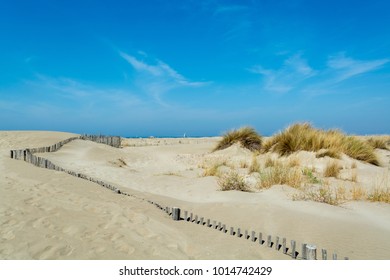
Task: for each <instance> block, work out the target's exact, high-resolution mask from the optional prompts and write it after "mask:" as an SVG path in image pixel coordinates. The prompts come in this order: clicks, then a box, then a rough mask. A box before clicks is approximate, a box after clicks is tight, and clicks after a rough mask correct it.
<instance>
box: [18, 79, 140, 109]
mask: <svg viewBox="0 0 390 280" xmlns="http://www.w3.org/2000/svg"><path fill="white" fill-rule="evenodd" d="M25 84H26V85H27V86H28V87H29V88H30V90H32V92H36V94H37V96H36V97H35V99H37V100H40V99H46V100H56V102H55V103H57V104H59V105H61V103H60V102H59V100H63V101H71V102H76V104H78V106H77V107H79V108H93V107H96V106H100V105H101V104H105V105H106V106H108V107H121V108H122V107H128V108H130V107H132V106H137V105H139V104H141V103H142V100H141V99H140V98H139V97H137V96H136V94H134V93H133V92H132V91H131V90H129V89H126V88H111V87H110V88H107V87H100V86H96V85H92V84H88V83H86V82H81V81H78V80H75V79H71V78H67V77H59V78H53V77H49V76H45V75H42V74H36V79H35V80H27V81H25Z"/></svg>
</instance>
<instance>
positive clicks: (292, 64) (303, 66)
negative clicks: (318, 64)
mask: <svg viewBox="0 0 390 280" xmlns="http://www.w3.org/2000/svg"><path fill="white" fill-rule="evenodd" d="M249 70H250V71H251V72H253V73H258V74H261V75H262V76H263V77H264V90H266V91H270V92H276V93H287V92H289V91H291V90H293V89H294V88H295V87H297V86H299V85H300V84H301V83H302V82H303V81H304V80H306V79H308V78H310V77H313V76H315V75H316V74H317V71H315V70H314V69H312V68H311V67H310V66H309V64H308V63H307V61H306V60H304V59H303V58H302V57H301V55H294V56H292V57H289V58H288V59H286V60H285V61H284V63H283V66H282V67H281V68H280V69H277V70H271V69H265V68H263V67H262V66H260V65H257V66H254V67H252V68H250V69H249Z"/></svg>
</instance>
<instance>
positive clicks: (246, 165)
mask: <svg viewBox="0 0 390 280" xmlns="http://www.w3.org/2000/svg"><path fill="white" fill-rule="evenodd" d="M240 167H241V168H248V163H247V162H246V160H243V161H241V162H240Z"/></svg>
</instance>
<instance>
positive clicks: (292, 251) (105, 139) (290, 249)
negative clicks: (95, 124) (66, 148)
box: [10, 135, 348, 260]
mask: <svg viewBox="0 0 390 280" xmlns="http://www.w3.org/2000/svg"><path fill="white" fill-rule="evenodd" d="M118 138H119V139H118ZM76 139H83V140H91V141H94V142H97V143H103V144H107V145H110V146H113V147H120V137H109V136H91V135H83V136H80V137H72V138H69V139H66V140H64V141H61V142H59V143H56V144H54V145H51V146H48V147H41V148H33V149H22V150H11V151H10V153H11V158H13V159H18V160H24V161H26V162H28V163H31V164H33V165H35V166H37V167H41V168H47V169H51V170H56V171H62V172H65V173H68V174H70V175H72V176H75V177H77V178H80V179H84V180H87V181H90V182H93V183H96V184H98V185H100V186H102V187H104V188H107V189H109V190H111V191H114V192H116V193H118V194H121V195H126V196H132V197H136V198H138V199H141V200H144V201H146V202H148V203H150V204H152V205H154V206H156V207H157V208H158V209H160V210H162V211H164V212H165V213H167V214H168V215H170V216H172V219H173V220H176V221H184V222H189V223H193V224H196V225H199V226H205V227H207V228H210V229H213V230H216V231H219V232H221V233H223V234H229V235H231V236H235V237H237V238H244V239H246V240H248V241H249V242H254V243H257V244H259V245H261V246H266V247H268V248H270V249H274V250H276V251H278V252H281V253H283V254H285V255H289V256H290V257H291V258H292V259H301V260H316V259H322V260H327V259H328V252H327V250H326V249H321V258H319V256H318V255H319V253H318V252H317V247H316V246H315V245H312V244H306V243H299V244H298V243H297V242H296V241H295V240H289V242H288V240H287V238H285V237H280V236H272V235H268V234H265V233H263V232H255V231H252V230H248V229H242V228H240V227H237V226H228V225H226V224H224V223H223V222H221V221H217V220H213V219H210V218H207V217H201V216H198V215H196V214H195V213H192V212H191V213H189V212H188V211H186V210H182V209H180V208H178V207H172V208H170V207H168V206H163V205H161V204H160V203H157V202H155V201H152V200H146V199H144V198H140V197H137V196H136V195H134V194H129V193H127V192H125V191H122V190H121V189H120V188H119V187H117V186H115V185H114V184H111V183H107V182H104V181H102V180H99V179H96V178H93V177H90V176H88V175H85V174H82V173H78V172H74V171H72V170H67V169H64V168H62V167H60V166H58V165H56V164H54V163H52V162H51V161H50V160H48V159H45V158H43V157H39V156H35V155H34V153H44V152H55V151H58V150H59V149H60V148H61V147H62V146H63V145H65V144H67V143H69V142H70V141H73V140H76ZM298 245H299V246H298ZM332 259H333V260H337V254H336V253H333V254H332ZM344 259H345V260H347V259H348V258H347V257H345V258H344Z"/></svg>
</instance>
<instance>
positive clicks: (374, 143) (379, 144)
mask: <svg viewBox="0 0 390 280" xmlns="http://www.w3.org/2000/svg"><path fill="white" fill-rule="evenodd" d="M366 143H367V144H368V145H370V146H371V147H373V148H374V149H383V150H390V149H389V144H390V137H389V136H373V137H370V138H368V140H367V141H366Z"/></svg>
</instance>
